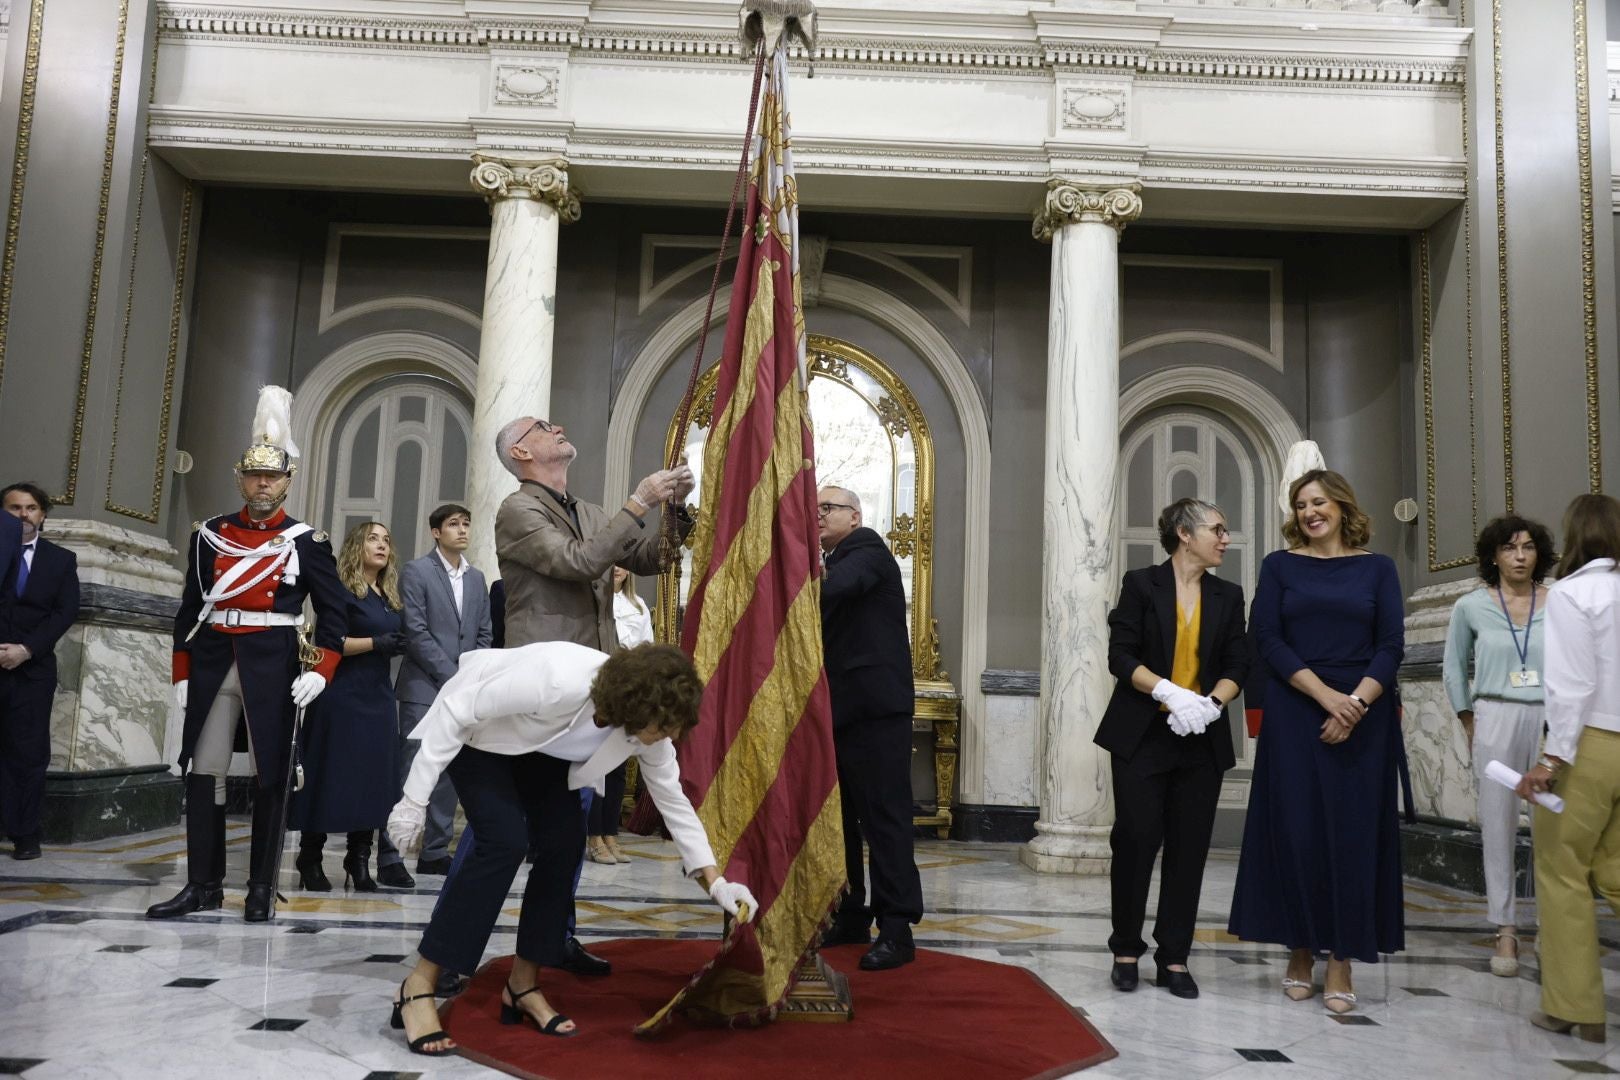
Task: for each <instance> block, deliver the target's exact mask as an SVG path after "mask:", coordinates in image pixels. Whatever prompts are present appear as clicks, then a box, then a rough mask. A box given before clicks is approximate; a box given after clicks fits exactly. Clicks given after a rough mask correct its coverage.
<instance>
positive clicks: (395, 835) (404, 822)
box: [388, 795, 427, 855]
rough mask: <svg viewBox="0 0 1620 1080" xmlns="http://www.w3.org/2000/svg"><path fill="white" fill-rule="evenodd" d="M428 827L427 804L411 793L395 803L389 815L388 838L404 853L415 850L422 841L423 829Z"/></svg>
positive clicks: (396, 848)
mask: <svg viewBox="0 0 1620 1080" xmlns="http://www.w3.org/2000/svg"><path fill="white" fill-rule="evenodd" d="M425 828H427V805H426V804H425V803H419V802H417V801H416V800H414V799H412V798H411V797H410V796H409V795H406V796H404V797H403V798H401V799H400V800H399V802H397V803H395V804H394V809H393V811H392V812H391V813H389V815H388V839H389V841H390V842H391V843H392V844H393V845H394V848H395V850H397V851H398V852H399V853H400V854H402V855H409V854H411V853H412V852H414V851H415V850H416V849H417V847H418V846H419V845H420V844H421V842H422V830H423V829H425Z"/></svg>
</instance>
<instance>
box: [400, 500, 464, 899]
mask: <svg viewBox="0 0 1620 1080" xmlns="http://www.w3.org/2000/svg"><path fill="white" fill-rule="evenodd" d="M428 528H429V529H431V530H432V532H433V550H432V551H430V552H428V553H427V554H426V555H423V556H422V557H421V558H419V559H413V560H411V561H410V562H408V563H406V564H405V569H404V571H403V572H402V573H401V574H400V579H399V582H400V590H399V591H400V593H401V594H402V595H403V598H404V600H405V660H404V662H402V663H401V664H400V666H399V677H398V678H397V679H396V680H395V681H394V696H395V697H396V698H397V699H398V700H399V732H400V740H401V742H400V746H401V753H400V756H399V764H400V783H401V784H404V782H405V777H406V776H408V775H410V769H411V762H412V761H414V760H415V759H416V749H417V742H416V740H414V739H408V738H406V737H405V736H406V733H407V732H409V731H411V730H412V729H414V728H415V727H416V725H417V724H418V723H420V722H421V719H422V716H423V714H424V713H426V712H427V710H428V706H430V705H432V704H433V699H434V698H435V697H437V696H438V693H439V687H441V686H443V685H444V684H445V683H446V682H449V681H450V677H451V676H452V675H454V674H455V673H456V665H457V663H458V662H459V661H460V659H461V654H462V653H464V652H470V651H471V650H473V649H487V648H489V647H490V644H491V628H490V619H489V593H488V592H487V591H485V585H484V575H483V573H482V572H481V571H480V570H479V569H478V568H477V567H475V566H473V565H472V564H471V563H470V562H468V561H467V557H466V551H467V545H468V540H469V535H470V533H471V530H472V512H471V511H469V510H468V509H467V508H466V507H465V506H460V505H457V504H456V503H446V504H444V505H443V506H441V507H439V508H438V509H436V510H434V511H433V513H431V514H429V515H428ZM455 817H456V789H455V788H454V787H453V786H452V785H451V783H450V778H449V776H447V775H446V776H440V777H439V782H438V784H437V785H436V786H435V787H434V789H433V797H432V799H430V800H429V801H428V811H427V830H426V834H425V836H424V838H423V841H422V854H421V855H420V856H418V857H417V860H416V872H417V873H419V874H443V873H446V872H447V871H448V870H449V869H450V834H451V831H452V829H453V828H454V825H455ZM377 879H378V880H379V881H381V882H382V883H383V884H384V885H390V886H393V887H394V888H399V889H409V888H411V887H412V886H414V885H415V884H416V882H415V881H414V880H413V879H412V878H411V875H410V873H409V872H407V871H406V869H405V863H404V860H403V857H402V856H401V855H400V853H399V852H398V851H397V850H395V848H394V845H393V843H392V842H391V841H390V840H389V839H388V835H387V833H386V832H384V833H383V836H382V840H381V842H380V843H379V844H378V847H377Z"/></svg>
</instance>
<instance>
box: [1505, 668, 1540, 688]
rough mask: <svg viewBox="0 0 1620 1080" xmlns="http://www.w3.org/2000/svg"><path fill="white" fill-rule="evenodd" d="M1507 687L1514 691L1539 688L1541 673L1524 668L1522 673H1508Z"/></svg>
mask: <svg viewBox="0 0 1620 1080" xmlns="http://www.w3.org/2000/svg"><path fill="white" fill-rule="evenodd" d="M1508 685H1509V686H1511V687H1513V688H1514V689H1515V690H1523V689H1524V688H1526V687H1529V686H1540V685H1541V672H1539V671H1536V670H1535V669H1534V668H1526V669H1525V670H1523V671H1510V672H1508Z"/></svg>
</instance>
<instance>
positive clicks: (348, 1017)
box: [0, 819, 1620, 1080]
mask: <svg viewBox="0 0 1620 1080" xmlns="http://www.w3.org/2000/svg"><path fill="white" fill-rule="evenodd" d="M230 841H231V842H230V845H229V850H230V852H231V855H230V863H231V874H230V877H229V879H228V880H230V881H231V882H234V883H237V884H238V885H239V883H240V882H241V881H242V880H243V878H244V877H245V862H246V856H247V841H248V828H247V825H246V823H245V822H238V821H235V820H234V819H233V821H232V824H231V826H230ZM338 843H341V842H340V841H339V842H338ZM625 846H626V848H627V849H628V850H629V852H630V853H631V854H632V855H633V856H634V858H633V860H632V862H631V863H630V864H629V865H625V866H598V865H594V864H590V863H587V864H586V868H585V877H584V881H583V882H582V884H581V887H580V892H579V921H580V936H581V937H582V938H584V939H585V940H586V941H587V943H589V941H590V940H591V939H600V938H615V937H636V936H641V937H713V936H715V935H716V934H717V933H718V930H719V926H720V921H719V917H718V915H717V913H716V910H715V908H714V907H712V906H711V905H710V904H709V902H708V900H707V898H705V897H704V896H703V895H702V894H701V893H700V892H698V891H697V889H696V888H695V887H694V886H692V885H691V884H690V883H689V882H686V881H684V880H683V879H682V878H681V877H680V872H679V869H678V862H677V858H676V856H675V854H674V851H673V849H672V848H671V847H670V846H669V845H667V844H664V843H661V842H656V841H651V840H642V839H638V838H634V837H630V838H626V843H625ZM340 857H341V854H340V853H339V852H337V851H333V852H331V853H329V854H328V857H327V861H326V865H327V872H328V873H329V874H333V873H334V872H335V877H334V884H336V885H337V886H338V887H339V890H340V891H337V892H333V893H330V894H326V895H325V896H311V895H305V894H299V893H295V892H290V891H288V890H287V888H286V886H287V885H290V883H291V881H292V875H291V873H290V872H289V873H288V875H287V877H286V879H285V883H286V884H285V885H284V891H288V895H289V896H290V897H291V902H290V903H289V904H287V905H284V906H283V909H282V912H281V914H280V915H279V917H278V919H277V921H276V922H275V923H273V924H269V925H254V926H249V925H246V924H244V923H243V922H242V921H241V918H240V914H241V905H242V892H241V889H240V888H236V889H232V890H230V891H228V892H227V896H226V909H225V911H224V912H223V913H210V914H207V915H199V916H193V917H192V918H191V919H189V920H185V921H180V922H170V923H155V922H148V921H146V920H145V919H144V918H142V915H141V913H142V912H143V911H144V909H145V908H146V906H147V904H149V903H151V902H153V901H154V900H157V899H162V898H166V897H167V896H169V895H171V893H172V892H173V891H174V890H175V889H176V888H177V887H178V884H179V883H180V882H182V881H183V879H184V840H183V837H182V835H181V834H180V832H179V831H178V830H176V829H170V830H165V831H161V832H155V833H148V834H143V835H138V836H127V837H121V838H118V839H115V840H107V841H101V842H96V843H87V844H81V845H77V846H74V847H65V848H64V847H58V848H48V849H47V851H46V854H45V857H44V858H43V859H41V860H39V861H37V862H26V863H23V862H13V861H11V860H10V859H8V858H3V857H0V1075H10V1074H19V1075H24V1076H26V1077H28V1080H51V1078H59V1077H60V1078H65V1077H80V1078H87V1080H88V1078H98V1080H99V1078H122V1077H159V1076H161V1077H165V1078H169V1080H182V1078H189V1077H199V1078H203V1077H206V1078H209V1080H214V1078H219V1077H230V1078H243V1080H245V1078H249V1077H260V1076H263V1077H294V1076H296V1077H302V1078H306V1080H314V1078H322V1077H334V1078H341V1080H362V1078H372V1080H384V1078H390V1077H432V1078H434V1080H439V1078H445V1080H449V1078H454V1077H473V1076H494V1075H497V1074H495V1073H492V1072H491V1071H489V1070H487V1069H485V1068H483V1067H481V1066H479V1065H476V1064H474V1063H472V1062H470V1061H467V1060H463V1059H460V1058H448V1059H438V1060H430V1059H426V1058H422V1057H416V1056H413V1055H411V1054H410V1053H408V1052H407V1051H406V1049H405V1047H404V1044H403V1041H402V1040H401V1038H400V1037H399V1035H398V1033H395V1032H392V1031H390V1030H389V1029H388V1026H387V1019H388V1009H387V1003H388V1000H389V997H390V995H391V994H392V993H393V992H394V988H395V987H396V986H397V985H398V983H399V980H400V979H401V978H402V977H403V974H404V971H405V968H404V963H405V961H406V960H407V958H408V957H409V956H410V954H411V951H412V949H413V948H414V947H415V944H416V942H417V940H418V937H419V935H420V933H421V930H422V927H423V925H424V923H425V920H426V918H427V915H428V913H429V911H430V910H431V908H432V905H433V901H434V898H435V891H436V888H437V886H438V884H439V883H440V882H441V881H442V879H440V878H433V877H424V878H421V879H419V882H418V888H417V889H416V890H415V891H413V892H395V891H383V892H379V893H373V894H367V895H360V894H353V893H347V894H346V893H344V892H342V891H341V887H342V885H341V870H340V869H339V868H338V862H339V859H340ZM288 861H289V863H290V861H291V860H290V857H289V860H288ZM918 862H919V865H920V866H921V868H922V878H923V886H924V889H925V891H926V894H927V900H928V907H929V911H930V913H929V915H928V917H927V918H926V919H925V920H924V921H923V923H922V925H921V926H920V927H918V929H917V939H918V944H919V945H922V946H925V947H928V948H934V949H944V950H948V951H952V952H959V953H962V954H964V955H968V956H974V957H979V958H984V959H992V960H999V961H1000V962H1002V963H1007V964H1017V965H1020V966H1023V967H1027V968H1029V969H1030V970H1032V971H1034V972H1036V973H1037V974H1039V975H1040V976H1041V978H1043V979H1045V980H1046V981H1047V982H1048V983H1049V984H1050V985H1051V986H1053V987H1054V988H1055V989H1056V990H1057V991H1058V992H1059V993H1061V994H1062V995H1064V996H1065V997H1066V998H1067V999H1068V1000H1069V1001H1070V1002H1071V1003H1072V1004H1074V1005H1075V1006H1077V1007H1079V1008H1081V1009H1083V1010H1084V1011H1085V1012H1086V1013H1087V1014H1088V1015H1089V1016H1090V1018H1091V1020H1092V1022H1093V1023H1094V1024H1095V1025H1096V1026H1097V1028H1098V1029H1099V1030H1100V1031H1101V1032H1102V1034H1103V1035H1104V1036H1105V1037H1106V1038H1108V1039H1109V1040H1110V1041H1111V1042H1112V1043H1113V1044H1114V1045H1115V1046H1116V1047H1117V1048H1118V1049H1119V1052H1120V1056H1119V1058H1117V1059H1116V1060H1114V1061H1111V1062H1108V1063H1107V1064H1105V1065H1102V1066H1100V1067H1098V1068H1095V1069H1092V1070H1088V1071H1087V1072H1086V1074H1085V1075H1086V1076H1087V1078H1088V1080H1090V1078H1092V1077H1098V1078H1101V1077H1129V1078H1133V1080H1147V1078H1153V1077H1175V1078H1185V1080H1192V1078H1200V1077H1214V1076H1219V1077H1249V1076H1260V1077H1274V1076H1275V1077H1279V1078H1280V1077H1285V1076H1294V1077H1347V1078H1356V1080H1369V1078H1378V1080H1382V1078H1395V1077H1418V1078H1424V1080H1428V1078H1439V1077H1453V1076H1456V1077H1481V1078H1483V1077H1504V1078H1507V1077H1512V1078H1515V1080H1523V1078H1533V1077H1570V1076H1574V1075H1576V1074H1579V1073H1600V1074H1603V1073H1608V1074H1614V1073H1620V1024H1614V1025H1613V1026H1612V1028H1611V1030H1612V1031H1613V1034H1612V1035H1611V1041H1610V1042H1609V1043H1608V1044H1606V1045H1593V1044H1589V1043H1584V1042H1580V1041H1578V1040H1576V1039H1574V1038H1571V1037H1568V1036H1560V1035H1553V1034H1550V1033H1547V1032H1543V1031H1540V1030H1538V1029H1536V1028H1533V1027H1531V1026H1530V1025H1529V1024H1528V1023H1527V1022H1526V1021H1525V1019H1524V1017H1525V1016H1526V1015H1528V1013H1529V1012H1530V1011H1531V1010H1532V1009H1533V1008H1535V1007H1536V1004H1537V999H1538V987H1537V985H1536V967H1535V961H1534V956H1533V953H1532V952H1531V950H1529V949H1528V948H1527V949H1526V957H1527V962H1526V963H1525V964H1524V965H1523V967H1522V971H1521V974H1520V976H1519V977H1518V978H1516V979H1500V978H1495V977H1493V976H1492V975H1491V974H1490V973H1489V968H1488V963H1487V957H1488V956H1489V945H1490V939H1489V928H1488V927H1487V925H1486V922H1487V920H1486V918H1485V908H1484V902H1483V900H1482V899H1481V898H1480V897H1478V896H1472V895H1469V894H1466V893H1457V892H1453V891H1450V890H1447V889H1441V888H1435V887H1432V886H1428V885H1424V884H1421V883H1418V882H1408V885H1407V891H1406V901H1407V949H1408V951H1407V952H1405V953H1402V954H1401V955H1399V956H1395V957H1391V958H1389V959H1388V962H1386V963H1382V964H1378V965H1376V966H1373V965H1368V966H1360V965H1358V968H1357V975H1356V990H1357V993H1358V994H1359V996H1360V998H1361V1002H1362V1005H1361V1008H1360V1009H1359V1011H1358V1012H1356V1013H1355V1014H1353V1015H1351V1016H1348V1017H1342V1018H1335V1017H1332V1016H1330V1015H1329V1014H1327V1013H1326V1012H1325V1011H1324V1010H1323V1008H1322V1005H1321V999H1320V997H1318V998H1316V999H1314V1000H1312V1001H1310V1002H1306V1003H1293V1002H1289V1001H1287V1000H1286V999H1284V997H1283V996H1282V994H1281V992H1280V990H1279V989H1278V980H1279V979H1280V978H1281V976H1282V972H1283V967H1284V961H1285V957H1284V954H1283V953H1282V951H1281V950H1280V949H1277V948H1273V947H1268V946H1254V945H1245V944H1241V943H1238V942H1236V941H1233V940H1232V939H1231V938H1229V937H1228V935H1227V934H1226V933H1225V925H1226V911H1227V907H1228V904H1229V903H1230V899H1231V893H1232V885H1233V879H1234V876H1235V873H1236V866H1237V864H1236V858H1235V855H1233V854H1230V853H1216V854H1215V855H1214V856H1213V857H1212V859H1211V862H1210V867H1209V873H1208V876H1207V879H1206V883H1205V889H1204V896H1203V905H1202V913H1201V917H1200V929H1199V932H1198V945H1197V947H1196V951H1195V953H1194V954H1193V956H1192V958H1191V963H1190V967H1191V969H1192V971H1193V973H1194V975H1195V976H1196V977H1197V979H1198V981H1199V983H1200V985H1201V987H1202V988H1203V997H1202V998H1201V999H1199V1000H1197V1001H1182V1000H1179V999H1176V998H1173V997H1171V996H1170V995H1169V994H1167V993H1164V992H1162V991H1159V990H1157V989H1155V988H1153V987H1152V986H1150V985H1146V984H1144V986H1143V987H1142V989H1141V990H1140V991H1138V992H1137V993H1135V994H1131V995H1124V994H1119V993H1116V992H1115V991H1113V990H1112V989H1111V988H1110V986H1109V985H1108V967H1109V959H1110V958H1109V956H1108V952H1107V947H1106V944H1105V942H1106V939H1107V936H1108V914H1107V913H1108V886H1107V882H1106V881H1105V880H1101V879H1074V878H1057V877H1044V876H1038V875H1036V874H1034V873H1032V872H1030V871H1028V870H1026V869H1024V868H1023V867H1022V866H1021V865H1020V864H1019V863H1018V859H1017V849H1016V847H1015V846H1013V845H983V844H981V845H967V844H954V843H944V842H931V843H924V844H921V845H920V846H919V850H918ZM521 884H522V879H521V876H520V878H519V882H518V883H517V886H516V887H515V888H514V892H513V896H512V905H511V907H510V908H508V909H507V913H506V914H505V915H504V916H503V917H502V922H501V925H500V926H499V927H497V930H496V934H495V937H494V938H493V940H492V941H491V943H490V950H491V955H498V954H499V953H502V952H505V951H508V950H510V948H511V946H512V941H513V933H514V928H515V921H516V920H515V915H516V911H517V902H518V901H517V897H518V892H517V889H519V888H521ZM1524 921H1526V922H1528V921H1529V918H1528V915H1527V916H1526V917H1525V919H1524ZM1601 933H1602V937H1603V938H1604V942H1605V947H1606V950H1607V951H1606V953H1605V958H1604V979H1605V983H1606V986H1607V989H1608V992H1609V995H1610V996H1609V1005H1610V1018H1611V1020H1615V1019H1620V926H1617V925H1616V924H1615V923H1614V922H1612V921H1610V922H1604V923H1603V924H1602V926H1601ZM1151 971H1152V967H1151V964H1147V965H1145V967H1144V975H1147V974H1151ZM1318 972H1319V974H1318V978H1320V968H1319V969H1318ZM893 977H894V978H896V979H904V978H905V972H904V969H901V970H900V971H898V972H896V973H895V974H894V976H893ZM564 1005H566V1003H564ZM918 1007H919V1008H926V1005H925V1004H924V1003H919V1006H918ZM781 1075H783V1076H789V1075H791V1070H786V1071H784V1072H783V1073H782V1074H781ZM762 1080H764V1078H762ZM851 1080H857V1078H856V1077H855V1076H854V1075H853V1074H851Z"/></svg>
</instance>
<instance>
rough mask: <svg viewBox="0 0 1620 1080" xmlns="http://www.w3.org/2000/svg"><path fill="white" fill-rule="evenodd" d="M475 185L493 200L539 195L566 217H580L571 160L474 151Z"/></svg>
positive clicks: (473, 181) (570, 219) (572, 219)
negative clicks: (512, 157) (498, 155)
mask: <svg viewBox="0 0 1620 1080" xmlns="http://www.w3.org/2000/svg"><path fill="white" fill-rule="evenodd" d="M472 185H473V187H474V188H476V189H478V191H480V192H482V193H483V196H484V198H486V199H488V200H489V201H490V202H494V201H495V200H496V199H538V200H540V201H541V202H544V203H550V204H551V205H552V206H553V207H555V208H556V210H557V215H558V216H559V217H561V218H562V219H563V220H564V221H578V220H579V213H580V208H579V194H578V193H577V192H575V191H573V190H571V189H570V188H569V186H568V162H566V161H564V160H563V159H562V158H553V159H552V160H550V161H512V160H509V159H506V158H492V157H485V156H484V155H483V154H474V155H473V171H472Z"/></svg>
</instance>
